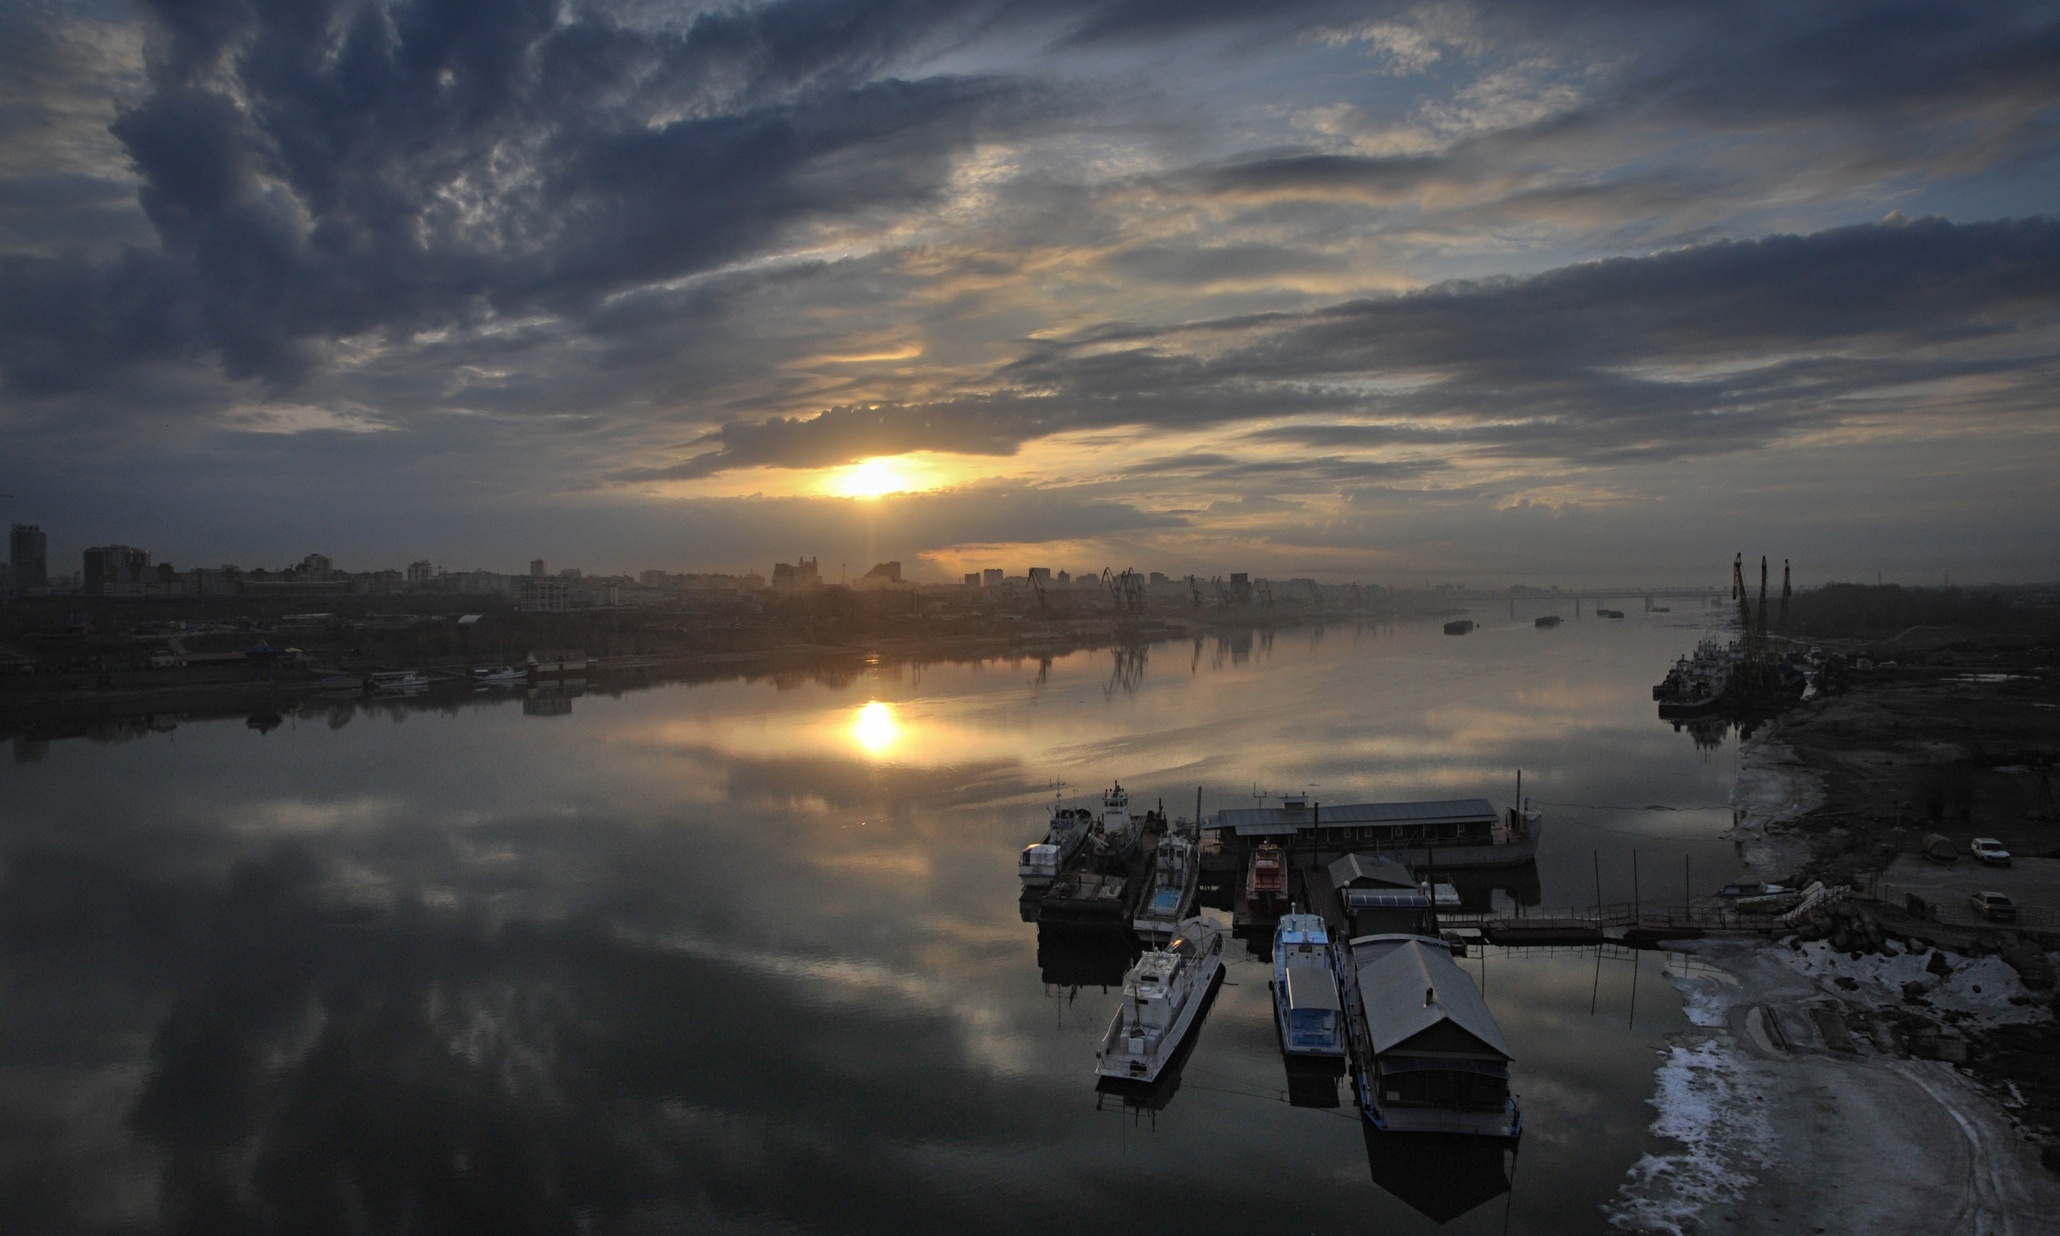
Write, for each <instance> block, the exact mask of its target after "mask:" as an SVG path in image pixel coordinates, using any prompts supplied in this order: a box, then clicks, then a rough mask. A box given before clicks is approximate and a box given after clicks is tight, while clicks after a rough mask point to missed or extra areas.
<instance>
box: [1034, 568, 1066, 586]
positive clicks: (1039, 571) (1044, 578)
mask: <svg viewBox="0 0 2060 1236" xmlns="http://www.w3.org/2000/svg"><path fill="white" fill-rule="evenodd" d="M1059 574H1061V575H1063V574H1065V572H1064V571H1061V572H1059ZM1030 578H1031V579H1034V580H1036V581H1037V582H1038V583H1040V584H1048V583H1050V582H1051V568H1050V567H1031V568H1030Z"/></svg>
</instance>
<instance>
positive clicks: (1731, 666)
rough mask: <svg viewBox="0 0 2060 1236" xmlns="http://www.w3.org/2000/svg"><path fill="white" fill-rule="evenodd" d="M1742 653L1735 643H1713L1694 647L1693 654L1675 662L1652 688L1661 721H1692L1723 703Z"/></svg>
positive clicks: (1700, 643) (1706, 640)
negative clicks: (1667, 719)
mask: <svg viewBox="0 0 2060 1236" xmlns="http://www.w3.org/2000/svg"><path fill="white" fill-rule="evenodd" d="M1743 658H1744V653H1743V652H1742V651H1741V650H1740V649H1739V647H1738V644H1737V643H1736V642H1733V643H1731V644H1730V645H1728V646H1727V645H1722V644H1719V643H1717V641H1715V640H1713V639H1704V640H1702V641H1700V642H1699V643H1697V644H1696V646H1695V651H1694V652H1693V653H1692V654H1690V655H1687V656H1682V657H1679V658H1677V659H1676V660H1675V661H1674V667H1673V668H1672V669H1670V670H1668V671H1667V676H1666V677H1665V678H1662V679H1661V680H1660V681H1659V682H1658V683H1656V684H1654V686H1653V688H1652V698H1653V699H1655V700H1658V701H1659V712H1660V715H1661V716H1663V717H1692V716H1696V715H1698V714H1701V713H1705V712H1712V711H1714V710H1715V709H1716V708H1717V707H1718V706H1719V705H1720V704H1721V703H1722V702H1723V699H1724V693H1725V691H1726V690H1728V689H1729V687H1730V685H1731V678H1732V675H1733V674H1734V673H1736V672H1737V669H1738V666H1739V664H1740V662H1741V661H1742V660H1743Z"/></svg>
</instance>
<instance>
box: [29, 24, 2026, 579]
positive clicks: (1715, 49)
mask: <svg viewBox="0 0 2060 1236" xmlns="http://www.w3.org/2000/svg"><path fill="white" fill-rule="evenodd" d="M2056 210H2060V7H2056V6H2055V5H2052V4H2047V5H2016V4H2010V3H1987V4H1967V3H1964V2H1959V3H1924V2H1923V0H1916V2H1912V3H1901V4H1839V3H1823V4H1812V5H1796V4H1792V3H1778V4H1776V3H1770V4H1764V5H1756V4H1752V3H1735V4H1727V5H1720V6H1717V5H1687V4H1680V5H1669V4H1665V3H1641V4H1635V5H1630V4H1622V5H1620V4H1614V3H1609V2H1607V0H1595V2H1593V3H1584V2H1582V0H1525V2H1522V3H1510V4H1493V3H1453V4H1435V3H1432V4H1408V3H1405V4H1377V3H1365V4H1329V3H1299V2H1296V0H1275V2H1274V3H1268V4H1252V3H1234V2H1225V0H1181V2H1179V3H1172V2H1168V0H1105V2H1100V3H1072V2H1069V0H1018V2H1011V0H775V2H773V3H759V4H738V5H706V4H695V3H660V2H657V0H618V2H613V3H610V2H605V0H604V2H598V3H583V2H578V0H562V2H561V0H493V2H491V3H489V2H487V0H389V2H387V3H356V2H353V0H183V2H179V3H173V2H172V0H161V2H158V3H139V4H134V5H129V4H123V3H119V2H117V0H97V2H91V3H61V2H53V0H0V432H4V434H5V441H6V443H7V449H6V450H5V452H4V453H0V490H4V491H7V492H11V493H12V494H13V497H12V499H11V500H4V501H0V515H4V517H5V518H10V519H17V520H27V521H35V522H39V523H41V524H42V525H43V526H44V527H45V529H46V530H48V531H49V532H50V534H51V538H52V544H51V549H52V556H53V560H54V561H53V565H55V566H63V567H70V566H73V565H75V564H76V556H75V555H76V553H77V551H78V550H79V549H80V548H82V547H83V546H85V545H88V544H95V543H100V542H103V541H123V542H127V543H133V544H139V545H143V546H145V547H147V548H149V549H151V550H152V551H153V552H154V553H155V554H156V555H157V556H158V558H159V559H160V560H170V561H172V562H174V563H175V564H178V565H181V566H185V565H192V564H196V563H204V564H213V563H219V562H224V561H233V562H237V563H240V564H242V565H245V566H250V565H259V564H270V565H276V564H280V563H283V562H286V561H290V560H293V559H297V558H298V557H299V556H300V555H301V554H303V553H305V552H307V551H308V550H310V549H320V550H322V551H324V552H328V553H330V554H332V555H334V556H335V557H336V558H337V559H338V560H339V563H340V564H342V565H347V566H351V567H357V568H366V567H372V566H385V565H392V564H397V563H404V562H406V561H408V560H410V559H413V558H417V557H428V558H430V559H432V560H434V561H435V562H437V563H438V564H439V565H443V566H449V567H452V568H458V569H462V568H471V567H487V568H491V569H501V570H508V569H515V568H516V567H517V566H518V565H519V564H520V563H522V562H525V561H526V560H527V559H528V558H530V557H532V556H535V555H543V556H545V557H547V558H549V559H550V560H551V561H552V562H553V564H554V565H557V564H560V563H563V564H567V565H571V564H578V565H582V566H585V567H587V568H588V569H590V570H597V569H619V568H627V569H636V568H641V567H652V566H657V567H666V568H669V569H674V570H694V569H701V570H707V569H746V568H756V569H759V570H765V569H766V567H767V565H768V564H769V562H770V561H771V560H772V559H773V558H774V557H781V558H790V557H792V556H793V555H794V554H795V553H814V554H820V555H821V556H822V558H823V560H824V562H825V565H826V566H830V567H832V569H834V564H836V563H838V562H845V561H848V562H849V563H851V565H852V569H853V570H854V571H857V570H862V569H863V567H864V566H865V565H868V564H869V561H870V560H872V559H877V558H888V557H898V558H901V559H903V560H904V561H906V562H908V563H909V565H910V568H911V570H912V571H915V572H917V573H920V574H924V575H927V576H928V577H931V578H943V577H945V576H947V575H950V576H951V577H953V578H955V577H956V572H958V571H959V570H961V569H967V568H970V567H973V566H980V565H999V566H1008V567H1011V568H1012V569H1014V570H1017V571H1020V570H1021V568H1022V567H1023V566H1024V565H1028V564H1030V563H1032V562H1037V563H1048V564H1050V565H1052V566H1054V567H1066V568H1070V569H1074V570H1082V569H1098V568H1099V567H1101V566H1102V565H1104V564H1112V565H1115V566H1117V567H1119V568H1120V567H1122V566H1124V565H1136V566H1139V567H1144V568H1152V569H1161V570H1167V571H1173V572H1184V571H1190V570H1199V571H1202V572H1204V573H1213V572H1216V571H1228V570H1236V569H1248V570H1254V571H1259V572H1266V573H1271V574H1276V575H1287V574H1309V575H1316V576H1319V577H1323V578H1329V579H1339V580H1343V579H1354V578H1356V579H1361V580H1373V581H1381V582H1405V581H1410V580H1421V579H1424V578H1433V579H1439V580H1472V581H1475V582H1483V583H1487V582H1504V581H1515V580H1526V581H1531V582H1540V583H1542V582H1578V581H1583V580H1594V581H1602V580H1611V579H1626V578H1631V579H1651V578H1665V579H1696V580H1710V579H1716V578H1718V577H1719V576H1720V575H1721V573H1722V572H1723V571H1724V570H1725V568H1726V567H1727V565H1728V563H1729V560H1730V555H1731V554H1732V553H1733V552H1734V551H1736V550H1741V549H1742V550H1745V551H1747V552H1748V553H1759V552H1767V553H1771V554H1773V555H1774V556H1775V557H1777V558H1779V557H1782V556H1787V557H1791V558H1793V559H1795V560H1796V563H1797V570H1798V575H1799V577H1801V578H1802V579H1804V580H1806V581H1816V580H1822V579H1827V578H1872V576H1873V574H1874V572H1876V571H1881V572H1883V573H1884V574H1885V575H1886V577H1888V578H1897V579H1903V580H1905V581H1909V582H1926V581H1936V580H1937V579H1940V578H1943V577H1944V576H1945V575H1946V574H1947V573H1950V574H1951V575H1952V577H1953V578H1954V579H1955V580H1956V581H1960V580H1968V581H1972V580H1978V579H2015V580H2022V579H2052V578H2056V577H2060V537H2056V536H2055V534H2054V531H2053V530H2054V529H2055V528H2056V527H2060V498H2056V496H2055V495H2056V493H2060V485H2056V483H2055V482H2056V478H2060V449H2056V448H2060V417H2056V415H2055V410H2054V404H2055V399H2056V395H2055V392H2056V390H2060V385H2056V382H2055V378H2056V376H2060V215H2056V213H2055V212H2056Z"/></svg>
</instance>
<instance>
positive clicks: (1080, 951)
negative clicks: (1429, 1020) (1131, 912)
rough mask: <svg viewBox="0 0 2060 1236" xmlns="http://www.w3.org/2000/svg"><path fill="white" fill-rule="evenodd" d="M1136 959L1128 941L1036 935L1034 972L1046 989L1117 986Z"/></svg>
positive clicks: (1039, 933) (1121, 982) (1135, 951)
mask: <svg viewBox="0 0 2060 1236" xmlns="http://www.w3.org/2000/svg"><path fill="white" fill-rule="evenodd" d="M1136 959H1137V946H1136V945H1135V944H1133V943H1132V942H1131V941H1129V940H1123V939H1117V938H1113V937H1104V936H1078V935H1052V934H1048V933H1046V932H1041V931H1040V932H1038V933H1037V973H1038V977H1039V978H1040V979H1042V980H1043V982H1044V983H1045V985H1046V986H1049V987H1120V986H1122V984H1123V976H1124V975H1125V974H1127V973H1129V971H1130V963H1131V962H1132V961H1135V960H1136Z"/></svg>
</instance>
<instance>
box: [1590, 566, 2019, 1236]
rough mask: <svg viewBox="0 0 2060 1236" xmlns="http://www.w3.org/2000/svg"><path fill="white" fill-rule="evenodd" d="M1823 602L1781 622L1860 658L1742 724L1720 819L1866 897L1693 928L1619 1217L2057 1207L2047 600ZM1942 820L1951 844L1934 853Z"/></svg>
mask: <svg viewBox="0 0 2060 1236" xmlns="http://www.w3.org/2000/svg"><path fill="white" fill-rule="evenodd" d="M1827 591H1829V590H1827ZM1869 594H1871V595H1869ZM1823 600H1824V601H1825V602H1826V603H1825V604H1821V605H1817V606H1812V607H1811V610H1814V612H1811V610H1804V611H1803V614H1802V615H1797V616H1799V617H1805V619H1806V620H1805V621H1804V622H1802V623H1798V624H1797V625H1798V626H1799V627H1801V629H1802V630H1804V631H1806V632H1809V631H1810V630H1811V628H1812V627H1815V631H1814V632H1811V634H1814V635H1818V636H1819V637H1820V638H1822V640H1823V642H1824V643H1825V644H1826V645H1827V646H1830V645H1832V644H1834V642H1835V644H1836V645H1837V650H1838V651H1840V652H1843V653H1845V654H1846V655H1847V656H1848V657H1849V658H1851V659H1853V660H1854V661H1855V662H1857V661H1858V660H1859V659H1860V658H1865V659H1866V660H1867V661H1868V662H1871V663H1872V665H1873V666H1874V667H1875V668H1874V669H1872V670H1871V671H1869V672H1866V673H1863V674H1859V675H1856V676H1854V677H1853V678H1852V679H1851V680H1850V683H1849V686H1848V688H1847V689H1845V690H1843V691H1841V692H1839V693H1838V694H1834V695H1829V696H1823V697H1818V698H1814V699H1811V700H1807V701H1804V702H1802V703H1800V704H1798V705H1797V706H1795V707H1793V708H1790V709H1787V710H1784V711H1783V712H1782V713H1781V714H1780V715H1779V716H1778V717H1777V718H1776V719H1775V720H1774V722H1773V724H1772V725H1771V727H1769V728H1768V729H1767V730H1766V732H1764V733H1762V734H1760V735H1759V736H1758V737H1755V738H1752V739H1750V740H1749V741H1747V742H1746V743H1745V745H1744V746H1743V747H1742V748H1741V750H1740V757H1739V776H1738V782H1737V787H1736V790H1735V792H1734V795H1733V807H1734V816H1735V819H1736V824H1735V827H1734V830H1733V840H1734V842H1735V843H1736V845H1737V847H1738V851H1739V854H1740V857H1741V859H1742V860H1743V861H1744V862H1745V864H1746V866H1747V868H1748V870H1749V871H1750V872H1751V874H1752V877H1753V878H1755V879H1761V880H1768V881H1776V882H1780V883H1783V884H1787V885H1790V886H1792V887H1800V886H1802V885H1804V884H1806V883H1808V882H1809V881H1812V880H1822V881H1823V882H1824V883H1825V884H1826V885H1827V886H1831V885H1841V884H1842V885H1850V886H1852V887H1853V888H1854V889H1855V895H1854V896H1853V897H1851V898H1849V899H1847V900H1843V901H1838V902H1834V903H1830V904H1828V905H1826V906H1824V907H1823V908H1822V909H1821V910H1820V911H1819V912H1817V913H1814V914H1813V915H1811V916H1810V917H1808V918H1806V919H1804V920H1802V921H1801V922H1799V923H1798V924H1797V925H1796V930H1795V931H1794V932H1793V933H1791V934H1788V935H1785V936H1782V937H1779V938H1776V939H1773V940H1770V941H1766V942H1757V941H1754V942H1740V941H1727V942H1716V941H1703V942H1697V943H1696V944H1694V945H1692V946H1688V947H1686V948H1684V949H1683V950H1682V952H1681V954H1680V959H1679V961H1678V962H1677V963H1676V964H1674V965H1671V966H1670V967H1669V972H1668V973H1669V978H1670V979H1671V980H1672V981H1673V982H1674V984H1675V985H1676V986H1677V987H1679V988H1680V989H1681V991H1682V993H1683V995H1684V997H1685V998H1686V1000H1687V1006H1688V1008H1687V1011H1688V1014H1689V1018H1690V1020H1691V1021H1692V1022H1693V1023H1694V1024H1695V1026H1696V1027H1697V1028H1696V1030H1694V1031H1693V1032H1690V1033H1687V1034H1684V1035H1681V1036H1679V1037H1678V1041H1677V1042H1675V1043H1674V1044H1672V1045H1671V1046H1670V1048H1669V1051H1668V1053H1667V1054H1666V1055H1665V1056H1664V1057H1663V1058H1662V1061H1661V1063H1660V1067H1659V1069H1658V1071H1657V1074H1656V1077H1655V1091H1656V1092H1655V1097H1654V1099H1653V1105H1654V1107H1655V1108H1656V1109H1657V1110H1658V1112H1659V1115H1658V1118H1657V1119H1656V1120H1655V1122H1654V1125H1653V1129H1652V1131H1653V1134H1654V1136H1655V1138H1656V1140H1657V1141H1658V1142H1659V1143H1660V1145H1661V1146H1662V1149H1661V1150H1659V1151H1657V1152H1655V1153H1653V1154H1651V1155H1648V1156H1647V1157H1646V1159H1645V1160H1643V1161H1641V1162H1640V1163H1639V1164H1638V1165H1637V1166H1636V1167H1635V1168H1634V1169H1633V1170H1632V1172H1631V1175H1630V1178H1629V1179H1628V1180H1627V1181H1626V1183H1625V1185H1624V1187H1623V1190H1622V1192H1621V1193H1620V1196H1619V1198H1618V1200H1617V1202H1616V1203H1615V1204H1614V1205H1613V1206H1612V1207H1611V1208H1610V1211H1609V1218H1610V1220H1611V1222H1612V1223H1613V1224H1614V1225H1615V1226H1617V1227H1619V1228H1622V1229H1626V1230H1633V1231H1657V1232H1675V1233H1686V1232H1695V1231H1715V1230H1722V1231H1727V1232H1747V1233H1753V1232H1767V1233H1773V1232H1788V1231H1810V1230H1813V1229H1814V1230H1829V1231H1866V1230H1882V1231H1889V1230H1920V1229H1921V1230H1940V1231H1946V1230H1951V1231H1960V1230H1974V1231H2028V1230H2041V1231H2045V1230H2052V1229H2051V1227H2050V1226H2049V1225H2050V1224H2051V1222H2052V1216H2053V1215H2054V1214H2056V1213H2060V1021H2056V1020H2055V1014H2056V1012H2060V998H2056V988H2055V982H2054V965H2055V961H2056V960H2060V954H2056V952H2055V950H2056V949H2060V921H2056V919H2060V913H2056V910H2060V817H2056V814H2055V811H2054V792H2055V788H2056V786H2055V780H2056V778H2055V771H2056V770H2055V758H2056V755H2060V632H2056V629H2055V627H2056V624H2055V623H2054V621H2053V610H2052V609H2051V607H2050V605H2047V606H2045V607H2043V608H2041V609H2027V608H2025V607H2011V606H2000V607H1999V606H1993V605H1990V604H1988V603H1987V602H1985V601H1977V602H1975V603H1973V604H1970V603H1968V602H1967V601H1966V600H1965V599H1964V598H1952V597H1945V596H1936V597H1919V598H1915V599H1912V598H1910V597H1907V596H1904V597H1896V596H1891V595H1887V594H1886V592H1885V590H1860V591H1858V592H1852V591H1848V592H1847V593H1846V594H1845V595H1843V596H1840V595H1836V594H1834V595H1832V596H1830V597H1826V598H1823ZM1798 608H1799V609H1800V608H1802V607H1798ZM1924 619H1934V620H1936V621H1923V620H1924ZM1913 620H1915V621H1913ZM1933 836H1943V837H1945V838H1946V839H1947V841H1948V842H1949V844H1950V847H1951V848H1953V849H1955V850H1957V852H1958V853H1959V855H1960V857H1958V858H1956V859H1955V860H1954V861H1953V862H1952V863H1950V864H1946V863H1941V862H1938V861H1936V860H1934V859H1931V858H1928V857H1926V855H1925V854H1924V853H1923V850H1922V845H1923V841H1924V839H1925V838H1928V837H1933ZM1976 836H1982V837H1994V838H1998V839H2000V840H2002V842H2003V844H2004V846H2005V847H2006V848H2007V849H2009V850H2010V851H2011V853H2012V854H2013V856H2014V861H2013V863H2012V864H2011V866H2010V867H2009V868H1995V867H1987V866H1983V865H1981V864H1978V863H1977V862H1975V860H1974V859H1973V858H1972V857H1971V855H1969V853H1968V847H1969V845H1970V843H1971V841H1972V839H1973V838H1974V837H1976ZM1987 887H2000V888H2007V889H2008V890H2009V892H2010V895H2011V896H2012V897H2013V898H2014V899H2015V900H2016V901H2017V902H2018V904H2019V906H2020V911H2019V914H2020V917H2019V920H2018V921H2017V922H2015V923H2010V924H2004V923H1996V922H1988V921H1984V920H1983V919H1982V918H1981V917H1979V916H1978V915H1976V914H1975V913H1974V912H1973V910H1972V908H1971V905H1970V904H1969V891H1968V890H1970V889H1980V888H1987Z"/></svg>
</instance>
